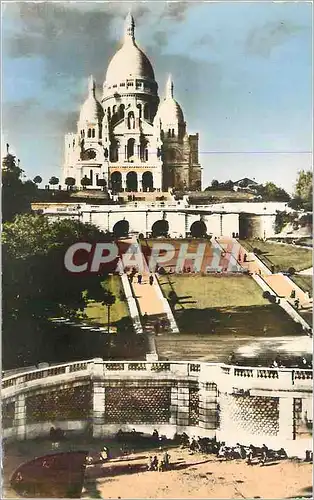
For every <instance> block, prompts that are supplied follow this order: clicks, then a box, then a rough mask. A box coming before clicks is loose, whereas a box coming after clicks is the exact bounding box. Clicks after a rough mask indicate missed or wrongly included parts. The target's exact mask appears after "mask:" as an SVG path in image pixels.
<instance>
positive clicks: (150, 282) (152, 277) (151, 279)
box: [149, 274, 154, 286]
mask: <svg viewBox="0 0 314 500" xmlns="http://www.w3.org/2000/svg"><path fill="white" fill-rule="evenodd" d="M153 283H154V276H153V275H152V274H151V275H150V277H149V284H150V286H152V284H153Z"/></svg>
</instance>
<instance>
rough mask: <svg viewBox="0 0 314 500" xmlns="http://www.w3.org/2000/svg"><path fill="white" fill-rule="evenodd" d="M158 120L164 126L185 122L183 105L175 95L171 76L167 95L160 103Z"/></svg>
mask: <svg viewBox="0 0 314 500" xmlns="http://www.w3.org/2000/svg"><path fill="white" fill-rule="evenodd" d="M156 120H160V121H161V123H162V126H163V127H167V125H174V124H177V123H184V116H183V111H182V109H181V106H180V105H179V104H178V103H177V101H176V100H175V99H174V97H173V82H172V80H171V77H169V79H168V82H167V86H166V97H165V99H164V100H163V102H162V103H161V104H160V105H159V108H158V111H157V115H156Z"/></svg>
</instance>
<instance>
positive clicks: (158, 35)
mask: <svg viewBox="0 0 314 500" xmlns="http://www.w3.org/2000/svg"><path fill="white" fill-rule="evenodd" d="M152 39H153V42H155V44H156V45H157V46H159V47H166V46H167V45H168V33H167V32H166V31H156V32H155V33H154V34H153V37H152Z"/></svg>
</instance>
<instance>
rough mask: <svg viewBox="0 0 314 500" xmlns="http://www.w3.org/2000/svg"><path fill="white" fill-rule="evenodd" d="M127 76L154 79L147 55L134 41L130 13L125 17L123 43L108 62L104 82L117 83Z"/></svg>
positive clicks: (107, 84) (127, 77)
mask: <svg viewBox="0 0 314 500" xmlns="http://www.w3.org/2000/svg"><path fill="white" fill-rule="evenodd" d="M129 78H141V79H149V80H155V75H154V70H153V67H152V65H151V63H150V61H149V59H148V57H147V56H146V55H145V54H144V52H143V51H142V50H141V49H139V47H138V46H137V44H136V42H135V23H134V19H133V17H132V16H131V14H128V16H127V17H126V20H125V28H124V43H123V45H122V47H121V48H120V49H119V50H118V52H116V53H115V55H114V56H113V58H112V59H111V61H110V63H109V66H108V69H107V73H106V79H105V84H106V86H109V85H113V84H119V83H120V82H121V81H125V80H126V79H129Z"/></svg>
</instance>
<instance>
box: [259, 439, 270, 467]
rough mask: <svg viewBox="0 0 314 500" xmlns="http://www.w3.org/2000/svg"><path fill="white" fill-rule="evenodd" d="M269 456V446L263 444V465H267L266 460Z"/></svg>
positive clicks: (261, 460) (261, 459) (261, 462)
mask: <svg viewBox="0 0 314 500" xmlns="http://www.w3.org/2000/svg"><path fill="white" fill-rule="evenodd" d="M267 456H268V448H267V446H266V444H263V446H262V455H261V458H260V464H261V465H265V463H266V460H267Z"/></svg>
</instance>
